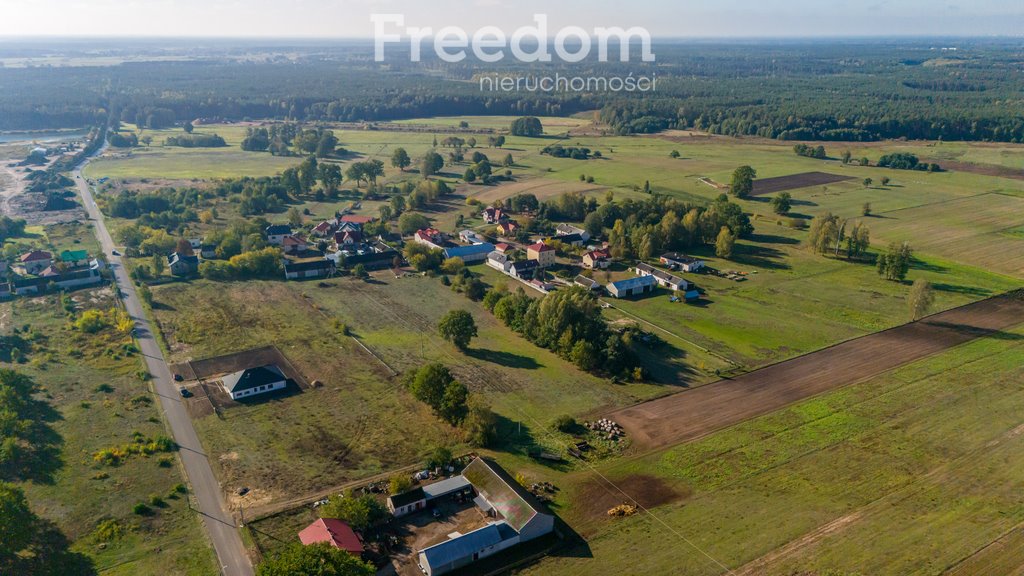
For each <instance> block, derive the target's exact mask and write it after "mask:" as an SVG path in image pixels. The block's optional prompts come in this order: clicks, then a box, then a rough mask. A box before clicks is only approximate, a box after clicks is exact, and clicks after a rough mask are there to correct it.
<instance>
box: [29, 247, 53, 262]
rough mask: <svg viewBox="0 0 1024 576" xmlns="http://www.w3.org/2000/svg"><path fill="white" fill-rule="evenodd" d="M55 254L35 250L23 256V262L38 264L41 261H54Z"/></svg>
mask: <svg viewBox="0 0 1024 576" xmlns="http://www.w3.org/2000/svg"><path fill="white" fill-rule="evenodd" d="M52 259H53V254H50V253H49V252H46V251H45V250H33V251H31V252H27V253H25V254H22V255H21V261H22V262H23V263H25V262H37V261H40V260H52Z"/></svg>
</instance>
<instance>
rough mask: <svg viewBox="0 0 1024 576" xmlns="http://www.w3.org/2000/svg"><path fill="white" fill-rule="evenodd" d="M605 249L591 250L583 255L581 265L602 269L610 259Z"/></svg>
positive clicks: (609, 263)
mask: <svg viewBox="0 0 1024 576" xmlns="http://www.w3.org/2000/svg"><path fill="white" fill-rule="evenodd" d="M608 256H609V254H608V251H607V250H591V251H590V252H587V253H586V254H584V255H583V267H584V268H590V269H592V270H593V269H600V270H604V269H605V268H607V267H608V266H609V265H611V263H612V261H611V259H610V258H609V257H608Z"/></svg>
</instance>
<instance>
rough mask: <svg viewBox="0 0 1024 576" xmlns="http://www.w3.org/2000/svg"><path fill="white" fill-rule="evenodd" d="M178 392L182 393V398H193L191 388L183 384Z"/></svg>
mask: <svg viewBox="0 0 1024 576" xmlns="http://www.w3.org/2000/svg"><path fill="white" fill-rule="evenodd" d="M178 394H181V397H182V398H191V397H192V392H190V391H189V389H188V388H185V387H184V386H182V387H181V388H178Z"/></svg>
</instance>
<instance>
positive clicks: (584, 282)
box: [572, 274, 601, 292]
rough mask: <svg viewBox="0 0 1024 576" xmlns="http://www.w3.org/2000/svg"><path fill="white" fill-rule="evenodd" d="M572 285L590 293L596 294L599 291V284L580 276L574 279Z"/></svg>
mask: <svg viewBox="0 0 1024 576" xmlns="http://www.w3.org/2000/svg"><path fill="white" fill-rule="evenodd" d="M572 283H573V284H575V285H577V286H582V287H584V288H586V289H587V290H590V291H591V292H597V291H600V290H601V283H600V282H598V281H597V280H594V279H593V278H587V277H586V276H584V275H582V274H580V275H578V276H576V278H574V279H573V281H572Z"/></svg>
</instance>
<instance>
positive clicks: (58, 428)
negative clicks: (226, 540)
mask: <svg viewBox="0 0 1024 576" xmlns="http://www.w3.org/2000/svg"><path fill="white" fill-rule="evenodd" d="M72 297H73V299H74V300H75V302H76V309H77V310H78V311H82V310H87V309H91V308H100V309H106V308H109V307H110V306H113V305H114V300H113V295H112V293H111V291H110V289H109V288H103V289H96V290H82V291H77V292H74V293H72ZM0 325H2V327H3V332H4V334H10V333H11V330H12V328H13V327H16V326H17V327H20V326H23V325H24V326H27V327H30V328H29V329H30V330H31V334H32V335H33V338H32V339H33V342H34V344H33V348H32V352H30V353H28V354H27V357H26V361H25V363H21V364H16V365H9V364H7V365H6V367H11V368H14V369H16V370H18V371H20V372H23V373H25V374H27V375H29V376H31V377H32V378H33V379H34V380H35V382H36V383H37V384H38V385H40V387H41V388H42V390H43V391H42V393H41V394H40V396H39V397H40V399H42V400H43V401H45V402H46V403H47V404H49V405H50V406H52V407H53V409H54V410H55V411H56V418H55V419H54V420H53V422H52V424H51V425H52V429H53V431H54V432H55V434H56V435H57V436H58V437H59V440H57V442H56V444H55V446H56V448H57V450H58V452H59V457H56V458H54V459H53V461H52V462H51V463H50V464H51V468H50V469H45V470H44V469H42V468H40V469H38V470H37V473H38V474H40V475H41V477H40V479H39V480H37V481H34V482H29V483H25V484H24V488H25V491H26V493H27V496H28V498H29V501H30V503H31V504H32V506H33V509H34V510H35V511H36V513H38V514H39V515H41V516H43V517H45V518H48V519H50V520H53V521H54V522H56V523H57V525H58V526H59V527H60V528H61V530H62V531H63V532H64V533H65V534H66V535H67V536H68V538H69V539H70V540H71V541H72V546H71V549H72V550H73V551H76V552H80V553H83V554H85V555H87V556H89V557H90V558H92V559H93V561H94V562H95V565H96V568H97V569H98V570H99V571H101V572H102V573H103V574H124V575H129V574H152V573H158V572H159V573H162V574H176V575H190V576H191V575H195V576H200V575H204V576H205V575H209V574H215V573H216V567H215V560H214V556H213V553H212V550H211V549H210V547H209V545H208V543H207V542H206V540H205V536H204V532H203V530H202V529H201V526H200V522H199V519H198V518H197V517H196V516H195V515H194V514H193V512H192V510H191V509H190V508H189V506H188V505H187V503H186V499H187V498H188V496H187V495H175V496H174V497H173V498H169V497H168V496H169V495H170V494H172V493H173V491H172V489H173V488H174V486H175V485H177V484H178V483H180V482H182V481H183V480H182V476H181V474H180V473H179V468H178V467H177V464H176V458H175V457H174V455H173V454H172V455H170V460H169V465H168V466H167V467H165V466H163V465H161V464H160V463H159V460H160V458H161V457H165V456H164V455H160V454H157V455H152V456H148V457H147V456H141V455H133V456H130V457H129V458H128V459H127V460H126V461H124V462H123V463H122V464H120V465H117V466H109V465H103V464H99V463H97V462H95V461H94V460H93V454H94V453H95V452H97V451H99V450H102V449H107V448H112V447H116V446H121V445H124V444H127V443H129V442H131V439H132V434H133V433H134V432H139V433H141V434H143V435H144V436H146V437H150V438H152V437H155V436H157V435H161V434H166V432H165V430H164V426H163V423H162V421H161V420H160V412H159V409H158V407H157V406H156V403H155V402H154V398H153V395H152V393H151V392H150V389H149V386H148V384H147V383H146V382H145V381H143V380H142V379H140V377H139V375H138V372H139V371H140V370H141V368H142V365H141V362H140V359H139V357H138V356H137V355H135V354H131V353H126V352H125V351H124V350H123V348H122V344H124V343H126V342H128V341H129V340H128V339H127V338H126V337H125V336H124V335H123V334H117V333H114V332H113V331H112V330H107V331H104V332H102V333H99V334H92V335H90V334H83V333H81V332H79V331H77V330H73V329H71V328H70V327H69V323H68V319H67V317H66V316H65V314H64V312H63V310H62V308H61V304H60V302H59V300H58V298H57V297H56V296H46V297H36V298H19V299H18V300H16V301H13V302H7V303H3V304H0ZM152 495H159V496H162V497H164V500H165V503H166V506H165V507H153V513H152V514H150V515H143V516H140V515H136V514H134V513H133V511H132V507H133V506H134V505H135V504H136V503H138V502H146V501H148V500H149V498H150V497H151V496H152ZM103 521H112V522H114V523H115V524H114V525H115V526H117V529H116V533H117V534H119V535H118V536H115V537H113V538H108V537H100V536H98V535H97V532H96V529H97V527H98V525H99V524H100V523H101V522H103Z"/></svg>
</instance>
